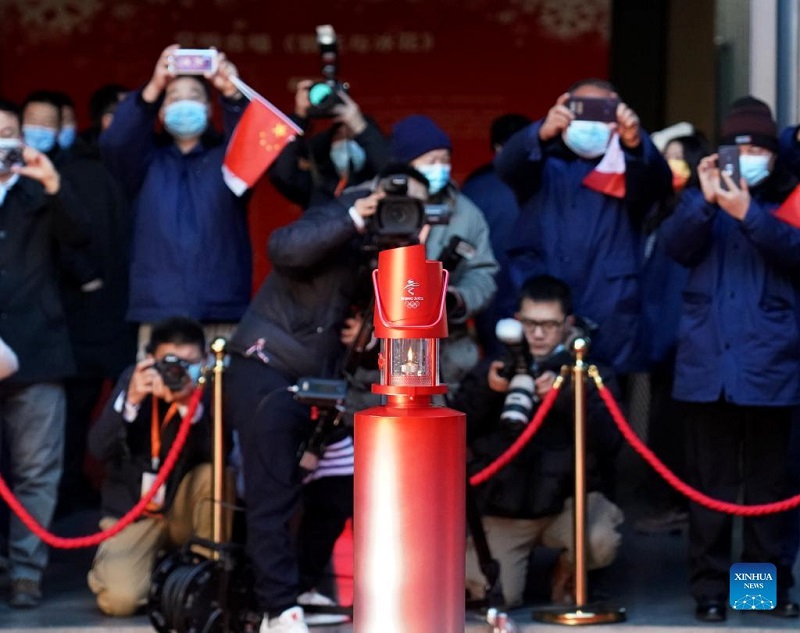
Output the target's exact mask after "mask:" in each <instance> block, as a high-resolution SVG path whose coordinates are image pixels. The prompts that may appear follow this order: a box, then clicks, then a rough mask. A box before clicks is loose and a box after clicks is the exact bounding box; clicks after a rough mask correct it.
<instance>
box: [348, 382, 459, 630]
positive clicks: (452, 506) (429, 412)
mask: <svg viewBox="0 0 800 633" xmlns="http://www.w3.org/2000/svg"><path fill="white" fill-rule="evenodd" d="M392 400H394V398H390V404H389V406H385V407H375V408H372V409H367V410H365V411H362V412H360V413H356V416H355V420H356V422H355V447H356V451H355V452H356V457H355V463H356V466H355V517H354V520H355V522H354V530H353V531H354V549H355V552H354V553H355V569H354V572H355V577H354V588H355V594H354V610H355V611H354V631H355V632H356V633H463V631H464V576H465V572H464V547H465V529H466V528H465V507H464V504H465V485H466V471H465V463H466V438H465V434H466V423H465V416H464V414H463V413H459V412H458V411H454V410H452V409H446V408H443V407H434V406H430V405H426V404H423V402H424V401H428V398H427V397H419V398H416V399H415V400H414V401H413V402H414V404H411V405H408V404H405V405H403V404H402V403H401V406H392ZM420 401H422V402H420Z"/></svg>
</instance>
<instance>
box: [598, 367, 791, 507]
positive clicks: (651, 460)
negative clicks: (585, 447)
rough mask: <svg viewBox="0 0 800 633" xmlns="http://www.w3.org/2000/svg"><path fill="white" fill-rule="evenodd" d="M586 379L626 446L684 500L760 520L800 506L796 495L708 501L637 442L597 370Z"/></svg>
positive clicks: (711, 499) (640, 441) (708, 498)
mask: <svg viewBox="0 0 800 633" xmlns="http://www.w3.org/2000/svg"><path fill="white" fill-rule="evenodd" d="M589 376H591V377H592V378H593V379H594V382H595V385H597V391H598V393H599V394H600V397H601V398H602V399H603V402H604V403H605V405H606V407H607V408H608V411H609V413H611V417H612V418H613V419H614V423H615V424H616V425H617V427H618V428H619V430H620V433H622V436H623V437H624V438H625V440H626V441H627V442H628V444H630V445H631V446H632V447H633V449H634V450H635V451H636V452H637V453H639V455H640V456H641V457H642V458H643V459H644V460H645V461H646V462H647V463H648V464H650V466H652V467H653V469H654V470H655V471H656V472H657V473H658V474H659V475H661V477H662V478H663V479H664V480H665V481H666V482H667V483H668V484H669V485H670V486H672V487H673V488H675V489H676V490H677V491H678V492H680V493H682V494H683V495H685V496H687V497H688V498H689V499H691V500H692V501H694V502H695V503H699V504H700V505H702V506H705V507H706V508H709V509H711V510H716V511H717V512H724V513H726V514H735V515H739V516H762V515H765V514H775V513H778V512H785V511H786V510H791V509H792V508H797V507H798V506H800V495H795V496H794V497H789V498H788V499H784V500H782V501H775V502H773V503H761V504H757V505H743V504H739V503H730V502H727V501H719V500H718V499H714V498H712V497H709V496H708V495H706V494H704V493H702V492H700V491H699V490H697V489H695V488H692V487H691V486H690V485H689V484H687V483H686V482H684V481H683V480H681V479H680V478H678V476H677V475H675V473H673V472H672V471H671V470H670V469H669V468H668V467H667V466H666V465H665V464H664V462H662V461H661V460H660V459H659V458H658V457H656V455H655V453H653V451H651V450H650V449H649V448H648V447H647V446H646V445H645V444H644V442H642V440H641V439H639V436H637V435H636V432H635V431H634V430H633V429H632V428H631V426H630V424H628V422H627V420H626V419H625V416H624V415H623V414H622V411H621V410H620V408H619V405H618V404H617V402H616V400H615V399H614V396H613V394H612V393H611V392H610V391H609V390H608V388H607V387H606V386H605V385H604V384H603V380H602V378H601V377H600V372H599V371H598V370H597V368H596V367H590V368H589Z"/></svg>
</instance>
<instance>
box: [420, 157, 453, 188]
mask: <svg viewBox="0 0 800 633" xmlns="http://www.w3.org/2000/svg"><path fill="white" fill-rule="evenodd" d="M417 171H419V173H421V174H422V175H423V176H425V178H427V179H428V182H429V183H430V189H429V191H430V193H431V194H436V193H439V192H440V191H441V190H442V189H444V188H445V186H446V185H447V183H448V182H450V165H446V164H443V163H434V164H433V165H420V166H419V167H417Z"/></svg>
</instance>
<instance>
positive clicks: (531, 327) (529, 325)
mask: <svg viewBox="0 0 800 633" xmlns="http://www.w3.org/2000/svg"><path fill="white" fill-rule="evenodd" d="M519 322H520V323H522V327H523V328H525V329H526V330H528V331H529V332H535V331H536V328H541V329H542V332H544V333H545V334H552V333H553V332H555V331H556V330H557V329H558V328H560V327H561V326H562V325H564V321H556V320H555V319H549V320H547V321H535V320H534V319H524V318H521V317H520V319H519Z"/></svg>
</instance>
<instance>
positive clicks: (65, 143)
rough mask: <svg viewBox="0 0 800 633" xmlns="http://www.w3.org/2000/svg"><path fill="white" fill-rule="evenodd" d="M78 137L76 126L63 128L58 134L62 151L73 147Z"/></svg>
mask: <svg viewBox="0 0 800 633" xmlns="http://www.w3.org/2000/svg"><path fill="white" fill-rule="evenodd" d="M76 136H77V131H76V130H75V126H74V125H66V126H64V127H62V128H61V130H60V131H59V133H58V146H59V147H60V148H61V149H67V148H69V147H72V144H73V143H74V142H75V137H76Z"/></svg>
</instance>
